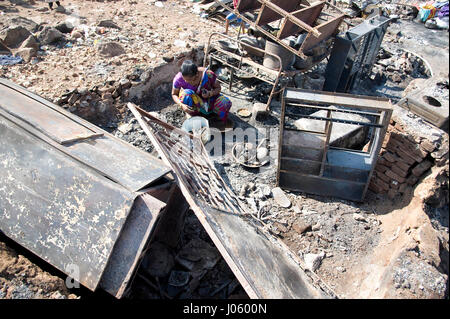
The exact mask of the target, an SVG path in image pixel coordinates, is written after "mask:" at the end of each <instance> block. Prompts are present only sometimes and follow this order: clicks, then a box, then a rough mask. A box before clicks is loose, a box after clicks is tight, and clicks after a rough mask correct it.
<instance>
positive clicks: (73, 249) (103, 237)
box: [0, 116, 135, 290]
mask: <svg viewBox="0 0 450 319" xmlns="http://www.w3.org/2000/svg"><path fill="white" fill-rule="evenodd" d="M0 136H1V139H0V229H1V231H2V232H3V233H5V234H6V235H7V236H8V237H10V238H12V239H13V240H15V241H16V242H18V243H19V244H20V245H22V246H24V247H25V248H27V249H28V250H30V251H32V252H33V253H34V254H36V255H37V256H39V257H41V258H42V259H44V260H45V261H47V262H49V263H50V264H52V265H53V266H55V267H56V268H58V269H59V270H61V271H62V272H66V273H67V272H68V269H72V270H74V269H76V270H77V272H78V274H79V282H80V283H81V284H83V285H84V286H86V287H88V288H89V289H91V290H95V289H96V288H97V285H98V283H99V280H100V278H101V276H102V274H103V271H104V269H105V266H106V263H107V262H108V259H109V257H110V254H111V251H112V249H113V247H114V243H115V242H116V240H117V238H118V236H119V234H120V231H121V229H122V227H123V225H124V223H125V221H126V219H127V216H128V213H129V211H130V209H131V206H132V204H133V201H134V198H135V195H134V194H133V193H131V192H130V191H128V190H127V189H125V188H124V187H122V186H120V185H118V184H115V183H111V182H110V181H109V180H108V179H106V178H105V177H103V176H101V175H100V174H98V173H97V172H95V171H94V170H90V169H87V168H86V167H83V166H82V165H80V164H79V163H78V162H77V161H75V160H73V159H72V158H70V157H68V156H65V155H64V154H63V153H61V152H59V151H58V150H57V149H55V148H54V147H52V146H51V145H48V144H47V143H45V142H44V141H42V140H41V139H39V138H37V137H35V136H32V135H30V134H28V133H27V132H26V131H25V130H23V129H22V128H21V127H19V126H17V125H16V124H14V123H12V122H11V121H9V120H7V119H6V118H4V117H2V116H0ZM69 272H70V271H69Z"/></svg>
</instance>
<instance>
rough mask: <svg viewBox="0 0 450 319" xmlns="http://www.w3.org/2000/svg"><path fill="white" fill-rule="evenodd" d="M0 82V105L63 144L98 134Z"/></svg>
mask: <svg viewBox="0 0 450 319" xmlns="http://www.w3.org/2000/svg"><path fill="white" fill-rule="evenodd" d="M0 84H1V85H0V97H1V98H0V107H1V108H3V109H4V110H5V111H6V112H8V113H10V114H12V115H14V116H15V117H18V118H20V119H22V120H23V121H25V122H27V123H29V124H30V125H32V126H33V127H35V128H36V129H38V130H39V131H41V132H42V133H44V134H46V135H47V136H49V137H50V138H52V139H54V140H55V141H56V142H58V143H60V144H63V143H68V142H73V141H76V140H78V139H84V138H90V137H93V136H96V135H99V134H98V133H97V132H95V131H93V130H90V129H89V128H87V127H84V126H83V125H81V124H79V123H76V122H74V121H71V120H68V118H67V117H66V116H64V115H63V114H61V113H57V112H54V111H53V110H52V109H49V108H47V107H43V105H42V104H41V103H36V100H34V99H32V98H31V97H29V96H25V95H23V94H22V93H20V92H18V91H17V90H16V89H15V88H14V87H13V86H12V85H8V83H7V82H6V81H5V80H3V79H0ZM100 135H101V133H100Z"/></svg>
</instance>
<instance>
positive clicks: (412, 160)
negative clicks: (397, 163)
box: [396, 149, 422, 165]
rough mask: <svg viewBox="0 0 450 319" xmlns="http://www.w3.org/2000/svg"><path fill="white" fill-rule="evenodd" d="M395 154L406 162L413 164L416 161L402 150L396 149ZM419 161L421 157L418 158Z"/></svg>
mask: <svg viewBox="0 0 450 319" xmlns="http://www.w3.org/2000/svg"><path fill="white" fill-rule="evenodd" d="M396 153H397V155H398V156H400V157H401V158H402V159H403V160H404V161H405V162H406V163H407V164H410V165H411V164H414V163H415V162H416V159H415V158H412V157H411V156H410V155H408V154H407V153H405V152H403V151H402V150H400V149H398V150H397V151H396ZM420 161H422V159H420Z"/></svg>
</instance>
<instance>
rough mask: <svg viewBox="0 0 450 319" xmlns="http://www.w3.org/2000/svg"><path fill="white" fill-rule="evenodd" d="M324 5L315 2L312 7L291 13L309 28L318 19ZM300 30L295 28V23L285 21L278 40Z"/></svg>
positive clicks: (323, 3)
mask: <svg viewBox="0 0 450 319" xmlns="http://www.w3.org/2000/svg"><path fill="white" fill-rule="evenodd" d="M324 5H325V1H321V2H317V3H315V4H314V5H312V6H310V7H307V8H304V9H301V10H298V11H295V12H292V14H293V15H294V16H295V17H296V18H297V19H300V20H302V21H303V22H305V23H306V24H308V25H310V26H314V23H315V22H316V20H317V18H318V17H319V15H320V13H321V12H322V9H323V7H324ZM300 30H301V28H300V27H299V26H297V25H296V24H295V23H293V22H291V21H289V20H287V21H286V23H285V25H284V26H283V28H282V29H281V31H280V35H279V38H280V39H284V38H287V37H288V36H290V35H293V34H296V33H297V32H299V31H300Z"/></svg>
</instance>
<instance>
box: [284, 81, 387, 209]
mask: <svg viewBox="0 0 450 319" xmlns="http://www.w3.org/2000/svg"><path fill="white" fill-rule="evenodd" d="M281 104H282V106H281V121H280V135H279V150H278V159H279V160H278V169H277V185H278V186H280V187H281V188H284V189H289V190H294V191H302V192H307V193H312V194H317V195H323V196H335V197H340V198H344V199H348V200H354V201H362V200H363V199H364V197H365V194H366V191H367V188H368V185H369V182H370V178H371V176H372V173H373V169H374V167H375V165H376V161H377V158H378V154H379V152H380V149H381V144H382V142H383V139H384V136H385V133H386V130H387V126H388V124H389V120H390V118H391V114H392V106H391V104H390V101H389V100H388V99H382V98H374V97H368V96H367V97H364V96H358V95H350V94H342V93H340V94H339V93H335V94H333V93H329V92H321V91H311V90H301V89H291V88H289V89H286V90H285V92H284V94H283V98H282V103H281ZM308 108H309V109H316V108H317V109H320V110H321V111H320V112H323V110H324V109H327V111H326V114H327V116H326V117H319V116H309V115H305V114H307V112H305V111H306V110H307V109H308ZM299 110H300V111H301V112H298V111H299ZM339 112H344V113H349V112H351V114H355V115H356V114H358V115H363V114H364V115H365V116H367V117H369V118H367V119H366V118H362V119H360V120H358V121H354V120H345V121H343V120H342V119H340V118H338V116H336V115H333V114H334V113H339ZM299 118H313V119H314V120H318V121H322V122H323V123H324V125H323V132H322V131H310V130H305V129H300V128H299V127H297V128H298V129H297V130H294V129H289V128H285V126H286V121H288V122H290V123H292V122H295V121H297V120H299ZM369 119H371V120H369ZM363 120H364V121H363ZM372 121H373V122H372ZM336 122H337V123H345V124H347V125H355V124H357V125H361V126H365V125H366V126H371V127H372V129H373V131H372V135H371V137H370V146H369V151H368V152H363V151H359V150H354V149H344V148H336V147H332V146H330V137H331V135H332V130H333V129H334V127H333V123H336ZM367 122H369V123H367ZM339 129H340V128H339Z"/></svg>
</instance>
